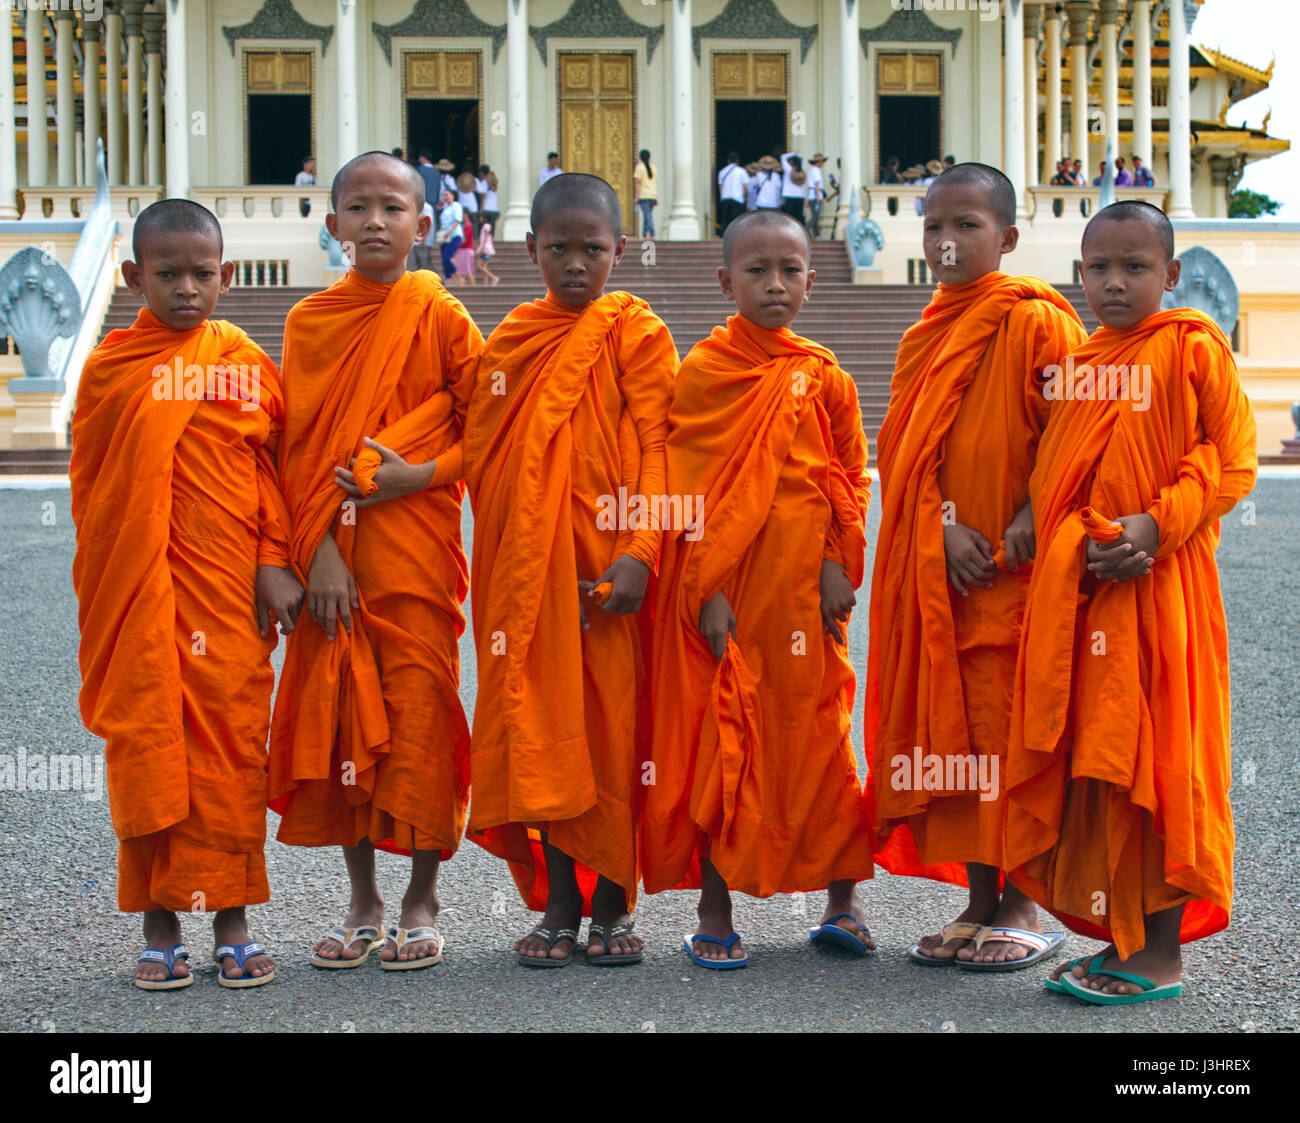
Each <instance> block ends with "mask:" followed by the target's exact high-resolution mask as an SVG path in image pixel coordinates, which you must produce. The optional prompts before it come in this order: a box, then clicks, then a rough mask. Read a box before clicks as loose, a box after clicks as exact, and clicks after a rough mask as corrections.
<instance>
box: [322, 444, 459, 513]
mask: <svg viewBox="0 0 1300 1123" xmlns="http://www.w3.org/2000/svg"><path fill="white" fill-rule="evenodd" d="M365 444H366V447H367V448H368V449H371V450H373V451H374V452H376V453H378V454H379V467H378V468H377V469H376V470H375V473H374V477H373V484H374V486H375V488H377V490H376V491H372V492H371V493H370V494H369V495H366V494H365V493H364V492H362V490H361V488H360V487H359V486H358V484H357V478H356V467H357V461H356V458H355V457H354V458H353V459H352V460H350V461H349V462H348V466H347V467H346V468H342V467H337V466H336V467H335V469H334V482H335V483H336V484H338V485H339V487H341V488H342V489H343V490H344V491H345V492H347V493H348V495H349V496H350V497H351V498H352V499H353V500H355V502H356V506H357V507H373V506H374V505H375V504H376V503H383V502H384V501H385V500H388V499H400V498H401V497H402V496H404V495H411V494H413V493H415V492H417V491H423V490H424V489H425V488H427V487H428V486H429V484H431V483H432V482H433V473H434V469H435V467H436V466H437V461H435V460H430V461H429V462H428V463H427V464H412V463H411V462H410V461H408V460H406V459H405V458H404V457H403V456H402V455H401V454H400V453H397V452H394V451H393V450H392V449H391V448H386V447H385V446H384V445H381V444H380V443H379V442H378V441H375V440H371V439H370V438H369V437H366V438H365Z"/></svg>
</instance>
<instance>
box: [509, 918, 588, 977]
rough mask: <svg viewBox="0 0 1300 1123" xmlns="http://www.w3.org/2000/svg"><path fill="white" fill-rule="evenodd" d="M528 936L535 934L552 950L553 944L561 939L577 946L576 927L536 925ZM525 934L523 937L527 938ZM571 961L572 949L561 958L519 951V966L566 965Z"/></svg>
mask: <svg viewBox="0 0 1300 1123" xmlns="http://www.w3.org/2000/svg"><path fill="white" fill-rule="evenodd" d="M528 936H535V937H537V939H539V940H544V941H546V946H547V948H548V949H549V950H552V951H553V950H554V949H555V945H556V944H558V943H559V942H560V941H561V940H568V941H569V942H570V943H571V944H572V945H573V947H577V946H578V930H577V929H576V928H548V927H547V926H546V925H545V924H539V925H537V926H536V927H535V928H534V929H533V930H532V931H531V932H529V933H528ZM528 936H525V937H524V939H528ZM572 962H573V949H572V948H570V949H569V954H568V955H566V956H565V957H564V958H563V959H555V958H553V957H552V956H550V955H525V954H524V953H523V952H519V966H520V967H567V966H568V965H569V964H570V963H572Z"/></svg>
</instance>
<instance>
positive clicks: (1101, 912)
mask: <svg viewBox="0 0 1300 1123" xmlns="http://www.w3.org/2000/svg"><path fill="white" fill-rule="evenodd" d="M1074 358H1075V370H1076V371H1078V370H1079V368H1080V366H1081V365H1083V364H1087V365H1090V366H1091V367H1093V369H1094V370H1095V371H1097V372H1098V375H1099V377H1101V372H1102V368H1109V367H1119V366H1123V367H1127V368H1128V371H1129V372H1130V377H1131V372H1133V371H1134V370H1138V369H1141V370H1142V371H1143V374H1144V377H1145V378H1146V385H1147V387H1148V390H1149V397H1148V398H1147V399H1146V401H1147V406H1148V408H1145V409H1142V408H1135V406H1137V404H1138V403H1136V402H1131V401H1124V400H1119V399H1118V397H1115V396H1112V397H1110V398H1109V399H1108V400H1103V401H1093V400H1086V399H1083V392H1081V391H1078V390H1076V393H1075V400H1068V401H1062V402H1060V403H1058V404H1057V405H1056V406H1054V408H1053V412H1052V416H1051V420H1050V421H1049V423H1048V426H1047V429H1046V431H1045V432H1044V434H1043V438H1042V441H1041V443H1040V446H1039V454H1038V465H1037V467H1036V469H1035V471H1034V474H1033V477H1032V479H1031V481H1030V494H1031V497H1032V501H1033V505H1034V515H1035V523H1036V529H1037V536H1038V550H1039V557H1038V563H1037V565H1036V566H1035V569H1034V575H1033V579H1032V581H1031V584H1030V590H1029V598H1028V601H1027V603H1026V606H1025V625H1024V630H1023V633H1022V637H1021V654H1020V662H1019V669H1018V671H1017V676H1016V692H1015V713H1014V717H1013V722H1012V732H1013V740H1012V746H1011V751H1010V753H1009V757H1008V770H1009V784H1010V795H1009V807H1008V821H1007V860H1008V863H1009V866H1011V867H1015V868H1013V869H1011V870H1010V873H1009V876H1010V877H1011V878H1012V880H1013V881H1014V882H1015V884H1016V885H1018V886H1020V887H1021V888H1022V889H1023V890H1024V891H1025V892H1026V893H1028V894H1029V895H1030V896H1031V897H1033V898H1034V899H1035V900H1036V901H1038V902H1039V903H1040V904H1042V905H1044V906H1045V907H1046V908H1048V909H1050V910H1051V911H1052V913H1053V914H1054V915H1056V916H1057V917H1059V918H1060V919H1061V920H1062V921H1064V922H1065V923H1066V924H1067V925H1069V927H1070V928H1072V929H1073V930H1074V931H1076V932H1081V933H1085V934H1087V935H1092V936H1095V937H1097V938H1098V939H1102V940H1107V939H1109V940H1113V941H1114V943H1115V945H1116V947H1117V948H1118V950H1119V954H1120V955H1121V956H1124V957H1127V956H1129V955H1131V954H1132V953H1133V952H1134V951H1136V950H1138V949H1139V948H1141V947H1143V946H1144V945H1145V921H1144V914H1149V913H1153V912H1158V911H1161V910H1163V909H1166V908H1170V907H1173V906H1176V905H1178V904H1180V903H1183V902H1186V908H1185V910H1184V913H1183V920H1182V932H1181V938H1182V941H1183V942H1184V943H1186V942H1189V941H1191V940H1196V939H1200V938H1201V937H1203V936H1208V935H1212V934H1213V933H1215V932H1217V931H1220V930H1221V929H1222V928H1224V927H1225V926H1226V925H1227V923H1228V915H1229V912H1230V910H1231V904H1232V848H1233V832H1232V812H1231V808H1230V807H1229V804H1228V788H1229V785H1230V783H1231V764H1230V749H1229V733H1230V730H1229V716H1230V715H1229V698H1228V684H1229V680H1228V637H1227V627H1226V623H1225V619H1224V612H1223V601H1222V597H1221V595H1220V591H1219V579H1218V570H1217V567H1216V565H1215V560H1214V552H1215V549H1216V548H1217V546H1218V542H1219V519H1220V517H1221V516H1223V515H1224V514H1226V513H1227V512H1228V511H1230V510H1231V509H1232V508H1233V507H1234V506H1235V505H1236V503H1237V502H1238V501H1239V500H1240V499H1241V498H1242V497H1243V496H1245V495H1246V494H1247V493H1249V491H1250V490H1251V488H1252V487H1253V486H1254V480H1255V472H1256V466H1257V460H1256V454H1255V422H1254V417H1253V414H1252V412H1251V408H1250V403H1249V401H1248V400H1247V398H1246V396H1245V394H1244V393H1243V392H1242V389H1241V385H1240V383H1239V382H1238V380H1237V371H1236V366H1235V363H1234V362H1233V358H1232V351H1231V347H1230V346H1229V344H1228V341H1227V340H1226V339H1225V338H1224V336H1223V333H1222V332H1221V331H1220V330H1219V328H1218V327H1217V326H1216V325H1215V324H1214V322H1213V321H1212V320H1210V319H1209V318H1208V317H1207V316H1205V315H1203V314H1202V313H1200V312H1197V311H1194V310H1192V309H1186V308H1180V309H1173V310H1170V311H1162V312H1157V313H1155V314H1154V315H1152V316H1149V317H1147V318H1146V319H1145V320H1143V321H1142V322H1141V323H1139V324H1138V325H1136V326H1135V327H1133V328H1131V329H1130V330H1128V331H1124V332H1121V331H1115V330H1112V329H1109V328H1101V329H1099V330H1098V331H1097V332H1095V333H1094V334H1093V335H1092V336H1091V338H1089V339H1088V341H1087V342H1086V343H1085V344H1084V345H1083V346H1081V347H1080V348H1079V349H1078V350H1076V351H1075V352H1074ZM1104 377H1107V378H1108V377H1109V376H1108V375H1107V376H1104ZM1086 508H1091V511H1090V512H1088V514H1089V515H1090V516H1091V518H1090V519H1088V520H1086V521H1085V517H1084V513H1085V509H1086ZM1140 512H1146V513H1147V514H1150V515H1151V516H1152V517H1153V518H1154V519H1155V521H1156V525H1157V526H1158V527H1159V532H1160V544H1159V548H1158V550H1157V551H1156V555H1155V556H1156V559H1157V560H1156V563H1155V565H1154V567H1153V568H1152V569H1151V572H1150V573H1149V574H1148V575H1147V576H1144V577H1140V578H1135V579H1132V580H1127V581H1121V582H1113V581H1103V580H1099V579H1097V578H1096V577H1094V576H1093V575H1092V574H1091V573H1090V572H1089V571H1088V570H1087V560H1086V556H1085V543H1084V538H1085V536H1086V535H1089V534H1095V533H1096V530H1097V529H1098V528H1102V527H1104V523H1105V522H1108V521H1109V520H1111V519H1114V518H1116V517H1120V516H1124V515H1132V514H1136V513H1140Z"/></svg>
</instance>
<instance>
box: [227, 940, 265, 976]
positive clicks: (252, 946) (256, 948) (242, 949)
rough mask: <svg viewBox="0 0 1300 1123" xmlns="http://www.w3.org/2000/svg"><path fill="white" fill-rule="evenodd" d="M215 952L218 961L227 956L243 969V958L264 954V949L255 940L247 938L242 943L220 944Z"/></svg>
mask: <svg viewBox="0 0 1300 1123" xmlns="http://www.w3.org/2000/svg"><path fill="white" fill-rule="evenodd" d="M215 954H216V957H217V959H218V961H220V960H222V959H225V958H226V957H227V956H229V957H230V958H231V959H233V960H234V961H235V966H236V967H238V968H239V969H240V970H241V971H242V970H243V969H244V960H246V959H249V958H251V957H253V956H255V955H265V954H266V949H265V948H264V947H262V945H261V944H259V943H258V942H257V941H256V940H249V941H247V942H246V943H242V944H222V945H221V946H220V947H219V948H217V950H216V953H215Z"/></svg>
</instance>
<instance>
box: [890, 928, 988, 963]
mask: <svg viewBox="0 0 1300 1123" xmlns="http://www.w3.org/2000/svg"><path fill="white" fill-rule="evenodd" d="M987 927H988V926H987V925H985V924H976V923H974V922H973V921H970V920H954V921H953V922H952V923H951V924H945V925H944V926H943V928H942V929H941V930H940V932H939V936H940V940H939V943H940V944H941V945H942V944H946V943H947V942H948V941H949V940H972V941H974V940H978V939H979V936H980V933H981V932H983V931H985V930H986V928H987ZM907 958H908V959H910V960H911V961H912V962H913V963H919V964H921V965H922V966H923V967H948V966H950V965H951V964H953V963H956V962H957V952H956V951H954V952H953V953H952V955H950V956H948V957H947V958H944V957H942V956H938V955H926V954H925V952H923V951H922V950H921V945H920V944H913V945H912V946H911V947H910V948H908V950H907Z"/></svg>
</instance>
